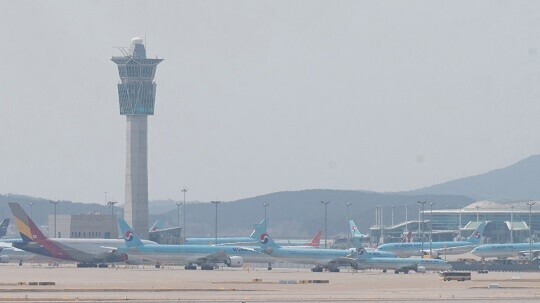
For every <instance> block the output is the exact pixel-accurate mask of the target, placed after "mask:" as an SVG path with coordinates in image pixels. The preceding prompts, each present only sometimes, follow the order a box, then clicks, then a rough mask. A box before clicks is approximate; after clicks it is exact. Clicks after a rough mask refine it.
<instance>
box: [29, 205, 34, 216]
mask: <svg viewBox="0 0 540 303" xmlns="http://www.w3.org/2000/svg"><path fill="white" fill-rule="evenodd" d="M28 204H29V205H30V219H32V220H34V217H33V216H32V208H33V207H32V206H34V202H30V203H28Z"/></svg>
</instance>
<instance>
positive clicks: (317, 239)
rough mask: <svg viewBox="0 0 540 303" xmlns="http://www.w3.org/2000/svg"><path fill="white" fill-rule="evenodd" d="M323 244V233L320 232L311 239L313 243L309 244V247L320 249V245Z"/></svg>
mask: <svg viewBox="0 0 540 303" xmlns="http://www.w3.org/2000/svg"><path fill="white" fill-rule="evenodd" d="M320 242H321V231H320V230H319V231H318V232H317V233H316V234H315V237H313V239H311V242H309V246H313V247H319V243H320Z"/></svg>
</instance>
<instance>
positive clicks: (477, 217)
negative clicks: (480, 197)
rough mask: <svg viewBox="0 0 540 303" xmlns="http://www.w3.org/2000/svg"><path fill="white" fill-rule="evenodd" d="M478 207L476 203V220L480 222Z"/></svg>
mask: <svg viewBox="0 0 540 303" xmlns="http://www.w3.org/2000/svg"><path fill="white" fill-rule="evenodd" d="M479 208H480V206H478V205H476V222H480V215H479V213H478V209H479Z"/></svg>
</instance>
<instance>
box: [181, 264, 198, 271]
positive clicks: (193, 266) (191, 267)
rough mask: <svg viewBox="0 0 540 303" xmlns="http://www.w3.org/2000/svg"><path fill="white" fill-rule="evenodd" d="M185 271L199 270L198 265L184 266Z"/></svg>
mask: <svg viewBox="0 0 540 303" xmlns="http://www.w3.org/2000/svg"><path fill="white" fill-rule="evenodd" d="M184 269H186V270H196V269H197V265H195V264H188V265H186V266H184Z"/></svg>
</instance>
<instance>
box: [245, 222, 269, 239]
mask: <svg viewBox="0 0 540 303" xmlns="http://www.w3.org/2000/svg"><path fill="white" fill-rule="evenodd" d="M267 225H268V219H266V221H265V220H264V219H263V220H262V221H261V223H258V224H253V232H252V233H251V235H249V237H250V238H252V239H256V240H259V237H260V235H262V234H264V233H265V232H266V230H265V226H267Z"/></svg>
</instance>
